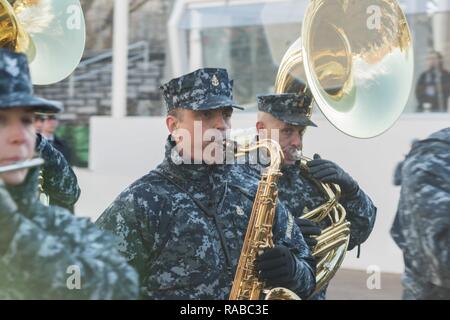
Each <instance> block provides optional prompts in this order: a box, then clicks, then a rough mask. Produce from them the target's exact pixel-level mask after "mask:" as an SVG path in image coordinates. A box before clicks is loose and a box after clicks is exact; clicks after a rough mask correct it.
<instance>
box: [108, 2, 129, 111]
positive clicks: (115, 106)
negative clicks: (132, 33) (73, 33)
mask: <svg viewBox="0 0 450 320" xmlns="http://www.w3.org/2000/svg"><path fill="white" fill-rule="evenodd" d="M128 11H129V0H114V26H113V79H112V112H111V113H112V117H113V118H123V117H125V116H126V114H127V78H128Z"/></svg>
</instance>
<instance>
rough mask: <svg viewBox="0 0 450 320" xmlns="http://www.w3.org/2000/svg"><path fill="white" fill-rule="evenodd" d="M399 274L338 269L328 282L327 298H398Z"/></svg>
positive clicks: (400, 295) (399, 288) (400, 291)
mask: <svg viewBox="0 0 450 320" xmlns="http://www.w3.org/2000/svg"><path fill="white" fill-rule="evenodd" d="M400 277H401V275H400V274H392V273H380V274H373V273H370V274H368V273H366V272H365V271H359V270H349V269H340V270H339V271H338V272H337V273H336V275H335V276H334V278H333V279H332V280H331V282H330V286H329V287H328V291H327V299H328V300H399V299H401V297H402V285H401V279H400Z"/></svg>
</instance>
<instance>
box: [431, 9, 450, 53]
mask: <svg viewBox="0 0 450 320" xmlns="http://www.w3.org/2000/svg"><path fill="white" fill-rule="evenodd" d="M436 5H437V12H436V13H435V15H434V16H433V37H434V48H435V49H436V50H437V51H439V52H441V53H442V54H444V55H445V51H446V50H447V39H448V35H449V32H448V30H447V29H448V22H447V21H448V19H447V13H448V11H449V9H450V1H449V0H438V1H436Z"/></svg>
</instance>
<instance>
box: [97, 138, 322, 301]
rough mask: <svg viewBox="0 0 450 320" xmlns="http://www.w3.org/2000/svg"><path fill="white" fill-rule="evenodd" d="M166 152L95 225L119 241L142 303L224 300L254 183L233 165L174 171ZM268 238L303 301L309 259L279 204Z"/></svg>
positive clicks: (309, 280)
mask: <svg viewBox="0 0 450 320" xmlns="http://www.w3.org/2000/svg"><path fill="white" fill-rule="evenodd" d="M173 146H174V145H173V143H172V142H171V141H170V139H169V140H168V142H167V145H166V155H165V159H164V161H163V162H162V163H161V164H160V165H159V166H158V167H157V168H156V169H155V170H153V171H151V172H150V173H149V174H147V175H146V176H144V177H142V178H141V179H139V180H138V181H136V182H135V183H133V184H132V185H131V186H129V187H128V188H127V189H126V190H125V191H123V192H122V194H120V195H119V197H118V198H117V199H116V200H115V201H114V202H113V203H112V204H111V206H110V207H109V208H108V209H107V210H106V211H105V212H104V213H103V214H102V216H101V217H100V218H99V220H98V221H97V225H98V226H100V227H101V228H103V229H106V230H110V231H112V232H113V233H115V234H116V235H118V236H119V237H120V239H121V241H120V251H121V252H122V253H123V254H124V255H125V256H126V258H127V260H128V261H129V262H130V263H131V265H132V266H134V267H135V268H136V270H137V271H138V273H139V275H140V277H141V280H142V282H141V286H142V287H141V294H142V297H143V298H148V299H227V298H228V296H229V294H230V289H231V286H232V281H233V279H234V273H235V269H236V266H237V263H238V259H239V256H240V253H241V247H242V244H243V240H244V236H245V233H246V231H247V225H248V218H249V215H250V213H251V210H252V206H253V200H254V197H255V194H256V187H257V183H258V180H256V179H255V178H254V177H252V176H250V175H249V174H248V173H246V172H244V171H243V170H242V169H243V166H239V165H202V164H199V165H188V164H180V165H176V164H175V163H179V161H182V160H181V158H179V155H178V154H177V153H176V152H175V153H172V152H171V151H172V148H173ZM171 155H173V156H174V157H175V158H174V159H173V158H172V156H171ZM177 156H178V158H176V157H177ZM167 176H170V177H171V179H174V181H175V182H176V183H177V184H178V185H179V186H180V187H181V189H180V188H178V187H177V186H175V185H174V184H173V183H171V182H170V181H168V180H167V179H166V178H165V177H167ZM185 191H188V192H189V193H190V194H191V195H192V197H193V198H194V199H196V200H197V201H198V202H200V203H201V204H203V205H204V206H205V207H207V208H208V210H209V211H210V214H209V215H207V214H206V213H205V212H204V211H202V210H201V209H200V207H199V205H197V204H196V203H195V202H194V201H193V199H192V198H191V197H190V196H189V195H188V194H187V193H186V192H185ZM220 233H222V234H223V242H222V243H223V245H222V243H221V240H220ZM274 238H275V239H274V242H275V243H276V244H283V245H285V246H287V247H289V248H291V252H293V253H294V254H295V257H296V260H297V261H296V262H297V265H296V279H297V281H296V283H295V284H293V287H292V288H290V289H293V290H294V291H295V292H296V293H297V294H298V295H300V296H301V297H307V296H308V295H309V294H310V293H311V292H312V290H313V289H314V286H315V277H314V272H315V271H314V262H313V260H314V259H313V258H312V256H311V253H310V251H309V248H308V247H307V245H306V243H305V242H304V239H303V237H302V235H301V233H300V230H299V229H298V227H297V225H296V224H295V222H294V221H293V217H292V216H291V215H290V214H289V213H288V212H287V211H286V210H285V208H284V207H283V206H280V205H278V208H277V213H276V223H275V226H274ZM227 253H228V254H227ZM227 256H228V257H227Z"/></svg>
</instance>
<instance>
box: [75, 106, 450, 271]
mask: <svg viewBox="0 0 450 320" xmlns="http://www.w3.org/2000/svg"><path fill="white" fill-rule="evenodd" d="M233 118H234V120H233V127H234V128H245V127H251V126H253V124H254V120H255V114H251V113H250V114H249V113H238V112H237V113H235V114H234V115H233ZM313 120H314V121H315V122H316V123H317V124H318V125H319V127H320V129H318V128H313V129H309V130H308V131H307V134H306V136H305V153H306V155H307V156H312V154H313V153H315V152H317V153H320V154H321V156H322V158H326V159H330V160H333V161H335V162H337V163H339V164H340V165H341V166H342V167H343V168H344V169H345V170H346V171H348V172H349V173H350V174H351V175H352V176H353V177H354V178H355V180H357V181H358V182H359V184H360V186H361V187H362V188H363V189H364V190H365V191H366V193H367V194H369V195H370V197H371V198H372V199H373V201H374V203H375V204H376V206H377V208H378V218H377V221H376V225H375V229H374V231H373V233H372V235H371V237H370V238H369V240H368V241H367V242H366V243H365V244H364V245H363V246H362V248H361V257H360V259H356V250H354V251H352V252H350V253H348V255H347V257H346V259H345V261H344V265H343V266H344V267H345V268H350V269H361V270H366V269H367V268H368V267H369V266H372V265H375V266H378V267H379V268H380V269H381V271H383V272H402V270H403V263H402V258H401V252H400V251H399V250H398V248H397V247H396V246H395V244H394V242H393V241H392V239H391V237H390V236H389V229H390V227H391V225H392V221H393V218H394V215H395V212H396V207H397V201H398V196H399V188H398V187H394V186H393V185H392V177H393V172H394V169H395V166H396V165H397V163H398V162H399V161H401V160H402V159H403V157H404V155H405V154H406V153H407V152H408V150H409V148H410V144H411V141H412V140H413V139H415V138H419V139H420V138H425V137H426V136H428V135H429V134H430V133H432V132H434V131H437V130H439V129H441V128H444V127H446V126H449V124H450V115H443V114H438V115H433V114H422V115H405V116H403V117H402V118H401V119H400V120H399V121H398V122H397V123H396V124H395V126H394V127H393V128H391V129H390V130H389V131H388V132H386V133H385V134H383V135H381V136H379V137H377V138H374V139H369V140H358V139H354V138H351V137H348V136H346V135H345V134H343V133H341V132H339V131H338V130H336V129H335V128H334V127H333V126H332V125H331V124H329V122H328V121H327V120H326V119H324V117H323V116H322V115H321V114H315V115H314V116H313ZM166 137H167V129H166V128H165V125H164V120H163V118H160V117H149V118H146V117H138V118H125V119H111V118H107V117H93V118H92V119H91V146H90V150H91V155H90V156H91V158H90V165H91V167H90V170H77V174H78V177H79V181H80V186H81V189H82V196H81V199H80V201H79V202H78V204H77V207H76V211H77V214H79V215H85V216H89V217H91V218H92V219H93V220H95V219H96V218H97V217H98V216H99V215H100V214H101V212H103V210H104V209H105V208H106V207H107V206H108V205H109V204H110V203H111V202H112V201H113V200H114V198H115V197H116V196H117V195H118V193H119V192H120V191H122V190H123V189H124V188H125V187H126V186H127V185H129V184H130V183H131V182H133V181H134V180H135V179H137V178H139V177H140V176H142V175H144V174H145V173H146V172H148V171H149V170H151V169H152V168H154V167H155V166H156V165H157V164H158V163H159V162H160V161H161V160H162V158H163V150H164V148H163V146H164V143H165V139H166Z"/></svg>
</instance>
